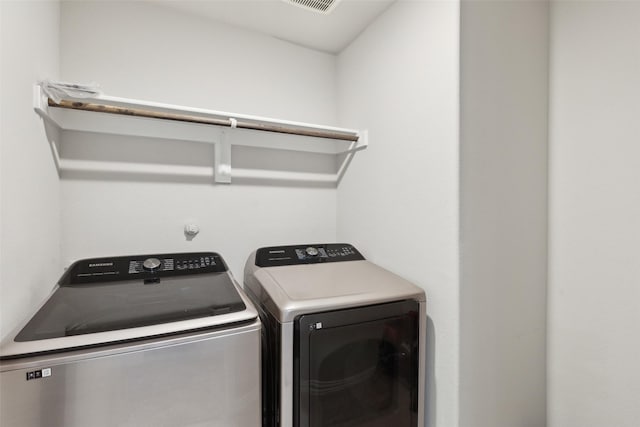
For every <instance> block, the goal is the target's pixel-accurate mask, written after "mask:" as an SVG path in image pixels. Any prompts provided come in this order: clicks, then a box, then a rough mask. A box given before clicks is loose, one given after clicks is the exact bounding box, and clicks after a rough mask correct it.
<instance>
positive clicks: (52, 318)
mask: <svg viewBox="0 0 640 427" xmlns="http://www.w3.org/2000/svg"><path fill="white" fill-rule="evenodd" d="M207 257H208V258H207ZM120 258H127V261H128V262H127V263H125V264H123V263H122V262H121V263H120V264H121V265H125V267H124V270H127V271H124V272H123V271H121V270H123V269H122V268H119V267H118V262H115V263H111V261H109V260H108V259H106V261H105V259H100V260H82V261H79V263H81V264H82V263H84V266H85V267H86V268H85V269H84V272H82V269H80V270H78V269H75V270H74V268H73V267H72V268H70V269H69V270H68V272H67V273H66V274H65V276H63V278H62V279H61V281H60V283H59V285H58V286H56V287H55V288H54V291H53V293H52V294H51V296H50V297H49V299H48V300H47V301H46V302H45V303H44V304H43V306H42V307H41V308H40V310H39V311H38V312H37V313H36V315H35V316H34V317H32V318H31V319H30V320H29V321H28V322H26V323H25V326H24V327H21V328H18V329H17V331H18V332H19V333H16V334H14V335H12V336H11V339H8V340H7V341H5V342H3V343H2V346H1V347H0V357H1V358H2V359H1V360H0V425H2V426H3V427H13V426H15V427H45V426H46V427H115V426H118V427H119V426H131V427H133V426H136V427H139V426H149V427H151V426H154V427H156V426H167V427H169V426H172V427H176V426H185V427H186V426H202V427H204V426H212V427H229V426H234V427H256V426H258V425H259V424H260V408H261V395H260V387H259V385H260V381H261V373H260V330H261V323H260V321H259V319H258V312H257V311H256V309H255V307H254V306H253V304H252V303H251V301H249V300H248V298H247V297H246V295H244V293H243V291H242V290H241V289H240V288H239V286H238V285H237V283H236V282H235V280H234V279H233V277H232V276H231V274H230V272H229V271H228V269H227V268H226V264H225V263H224V261H223V260H222V258H221V257H219V255H217V254H213V253H204V254H203V253H198V254H164V255H156V256H141V257H136V258H137V259H138V260H139V261H140V262H138V263H137V264H135V262H137V261H135V262H132V261H131V259H133V258H134V257H120ZM120 258H119V259H120ZM150 258H153V259H155V260H157V259H160V260H161V263H160V265H155V264H154V263H149V266H150V268H149V269H148V270H147V269H145V268H143V266H142V261H143V260H146V259H150ZM196 258H197V260H196ZM170 259H171V260H173V261H171V262H169V261H167V260H170ZM205 259H206V260H207V263H206V265H205V261H204V260H205ZM209 259H210V260H211V264H212V265H213V264H215V267H213V266H212V265H210V263H209V261H208V260H209ZM180 260H183V261H185V262H184V263H183V264H181V263H180V262H181V261H180ZM189 260H191V261H189ZM110 263H111V265H109V264H110ZM90 264H91V265H94V266H96V267H95V268H98V270H102V271H98V273H95V275H94V276H87V274H88V273H86V270H87V268H88V266H89V265H90ZM201 264H202V265H201ZM74 265H75V264H74ZM132 266H133V267H132ZM180 266H182V267H183V268H180ZM92 268H93V267H92ZM76 270H78V271H80V273H79V274H78V275H77V277H76V279H75V281H76V282H78V281H79V280H80V281H83V280H85V279H86V281H87V282H90V283H79V282H78V283H75V284H74V283H71V284H69V283H68V282H69V275H71V276H73V274H74V271H76ZM108 270H113V271H116V270H120V272H119V273H118V274H119V276H120V277H119V278H117V279H116V280H113V281H112V282H109V283H105V282H104V281H103V280H102V279H100V278H98V277H99V276H106V274H105V272H106V271H108ZM179 270H185V271H179ZM113 274H115V273H113ZM80 276H82V278H80V279H79V277H80ZM65 277H66V278H67V279H65ZM87 277H89V278H88V279H87ZM118 279H120V280H118ZM92 280H93V281H92ZM109 280H111V278H110V279H109ZM73 281H74V279H73V277H72V278H71V282H73ZM163 287H164V288H163ZM221 289H222V290H221ZM65 290H67V291H70V292H72V293H70V294H67V296H66V297H65V299H64V300H61V299H60V297H59V295H61V292H63V291H65ZM96 292H98V293H100V294H99V295H100V297H99V298H97V299H94V301H91V295H93V294H96ZM127 292H128V293H127ZM56 298H57V299H56ZM208 298H209V299H211V301H208V300H207V299H208ZM83 300H86V301H87V305H88V306H89V309H87V310H86V313H81V314H82V316H83V321H79V320H77V318H73V319H71V320H68V321H67V323H66V326H65V327H64V328H63V331H62V334H63V336H54V335H56V334H57V335H60V333H57V332H52V331H50V330H48V329H47V326H46V325H48V324H51V323H54V324H55V323H56V321H58V320H60V318H61V317H60V313H65V312H74V311H80V312H81V311H82V309H81V308H78V309H77V310H73V304H74V303H81V301H83ZM216 300H224V303H223V304H221V305H218V304H217V302H216ZM52 301H53V302H55V304H52ZM65 304H66V305H65ZM119 305H120V306H122V307H123V310H122V312H121V313H116V311H117V307H118V306H119ZM98 307H101V308H102V309H103V312H100V313H99V315H96V316H94V317H95V318H94V317H92V315H89V314H88V313H91V314H94V313H98V312H99V311H100V310H99V309H98ZM127 307H128V308H129V309H130V310H129V311H127ZM158 307H160V308H158ZM64 316H67V315H64ZM67 317H68V316H67ZM76 317H77V316H76ZM36 320H37V322H35V323H34V321H36ZM34 325H35V326H34ZM25 330H26V331H29V330H30V331H31V332H30V333H31V337H30V336H29V334H26V337H25V333H24V331H25ZM21 336H22V338H19V337H21ZM34 337H35V338H38V339H33V338H34Z"/></svg>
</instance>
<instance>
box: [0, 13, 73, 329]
mask: <svg viewBox="0 0 640 427" xmlns="http://www.w3.org/2000/svg"><path fill="white" fill-rule="evenodd" d="M0 19H1V21H0V31H1V32H0V54H1V58H2V64H1V66H0V73H1V74H0V152H1V155H0V159H1V160H0V169H1V178H0V194H1V195H2V198H1V205H0V215H1V216H0V218H1V222H0V265H1V266H2V268H1V270H0V301H1V304H0V310H1V315H0V338H3V337H5V336H6V335H7V334H8V333H9V332H10V331H11V329H13V328H14V327H16V326H17V325H18V323H20V322H21V321H22V320H24V317H25V316H27V315H28V313H29V311H31V310H33V308H34V306H35V305H36V304H37V303H38V302H40V300H42V299H43V298H44V297H45V296H46V295H47V294H48V293H49V292H50V290H51V288H52V287H53V285H54V284H55V281H56V280H57V278H58V276H59V275H60V273H61V269H60V263H59V259H60V203H59V197H60V194H59V180H58V175H57V173H56V170H55V167H54V164H53V161H52V157H51V151H50V148H49V143H48V142H47V137H46V135H45V129H44V126H43V124H42V121H41V120H40V118H39V117H38V116H37V115H36V114H35V113H34V111H33V104H32V99H33V97H32V85H33V84H34V83H35V82H36V81H37V80H38V79H41V78H44V77H53V78H55V77H57V75H58V25H59V4H58V2H56V1H43V2H36V1H32V2H20V1H16V2H13V1H2V2H0Z"/></svg>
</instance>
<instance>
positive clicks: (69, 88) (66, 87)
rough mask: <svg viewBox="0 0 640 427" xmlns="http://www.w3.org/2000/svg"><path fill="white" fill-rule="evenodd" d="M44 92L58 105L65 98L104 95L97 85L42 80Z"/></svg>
mask: <svg viewBox="0 0 640 427" xmlns="http://www.w3.org/2000/svg"><path fill="white" fill-rule="evenodd" d="M38 84H39V85H40V87H41V88H42V91H43V92H44V93H45V94H46V95H47V96H48V97H49V98H51V99H53V100H54V101H55V102H56V103H58V104H59V103H60V101H62V99H64V98H95V97H97V96H100V95H101V94H102V91H101V90H100V89H99V87H100V86H99V85H98V84H97V83H85V84H80V83H67V82H54V81H51V80H42V81H40V82H38Z"/></svg>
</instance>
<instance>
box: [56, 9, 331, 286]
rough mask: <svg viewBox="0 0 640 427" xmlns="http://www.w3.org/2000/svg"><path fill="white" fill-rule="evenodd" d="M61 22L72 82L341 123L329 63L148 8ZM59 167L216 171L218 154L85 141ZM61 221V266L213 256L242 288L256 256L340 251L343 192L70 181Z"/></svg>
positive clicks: (97, 12)
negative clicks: (125, 165)
mask: <svg viewBox="0 0 640 427" xmlns="http://www.w3.org/2000/svg"><path fill="white" fill-rule="evenodd" d="M61 19H62V25H61V75H62V78H63V79H65V80H69V81H78V82H84V81H95V82H98V83H99V84H101V86H102V88H103V89H104V91H105V92H106V93H107V94H109V95H115V96H123V97H129V98H139V99H147V100H154V101H160V102H166V103H174V104H182V105H188V106H193V107H202V108H209V109H215V110H222V111H235V112H239V113H247V114H256V115H262V116H269V117H276V118H283V119H289V120H297V121H308V122H312V123H321V124H323V123H324V124H335V122H336V111H335V105H336V98H335V96H336V84H335V57H334V56H332V55H328V54H324V53H319V52H316V51H312V50H309V49H305V48H302V47H299V46H295V45H292V44H289V43H286V42H283V41H280V40H276V39H274V38H269V37H266V36H261V35H258V34H256V33H251V32H248V31H244V30H241V29H237V28H234V27H230V26H225V25H223V24H216V23H213V22H212V21H210V20H205V19H204V18H200V17H198V16H196V15H188V14H183V13H180V12H176V11H174V10H173V9H165V8H163V7H161V6H158V5H153V4H149V3H146V2H64V3H63V6H62V18H61ZM237 151H238V152H234V159H237V160H239V161H240V160H243V161H244V162H245V163H256V162H257V163H260V162H261V161H262V165H263V166H269V165H271V166H273V164H274V163H273V161H275V158H274V157H268V156H271V155H273V156H278V155H281V157H280V158H281V159H284V162H282V161H281V162H280V165H281V166H282V167H286V165H284V164H283V163H288V164H289V166H291V167H296V166H298V164H299V163H300V162H307V163H309V164H310V165H311V167H318V168H320V169H321V170H323V168H326V166H327V165H328V163H330V164H331V167H333V166H335V165H334V163H333V161H332V160H329V159H326V158H320V159H315V158H313V159H312V160H309V159H308V158H306V160H305V159H300V158H299V156H296V155H294V154H293V153H291V152H282V153H281V154H279V153H275V152H274V153H271V154H266V153H264V152H261V151H258V152H242V151H240V150H237ZM62 156H63V157H66V158H75V159H89V160H100V159H103V160H108V159H110V160H117V161H127V157H130V158H131V159H134V160H135V161H146V160H145V159H147V160H148V161H149V162H151V163H154V162H155V163H171V164H184V165H192V166H208V165H212V164H213V147H212V146H211V145H207V144H195V143H192V144H186V143H183V142H175V141H165V140H155V141H154V140H142V139H134V138H125V137H115V138H104V137H102V136H98V135H91V134H85V135H76V136H73V137H71V138H67V140H66V141H65V143H64V144H63V147H62ZM272 160H273V161H272ZM275 164H276V165H277V164H278V163H277V162H276V163H275ZM62 218H63V220H62V237H63V245H62V247H63V261H64V262H65V263H66V262H68V261H70V260H72V259H77V258H81V257H87V256H94V255H113V254H130V253H145V252H158V251H168V252H172V251H189V250H215V251H219V252H220V253H221V254H222V255H223V256H224V257H225V259H227V261H228V262H229V263H230V266H231V268H232V270H233V272H234V273H235V275H236V277H237V278H238V279H240V280H241V278H242V273H241V272H242V266H243V264H244V262H245V260H246V257H247V256H248V254H249V253H250V252H251V251H252V250H253V249H255V248H257V247H259V246H264V245H274V244H285V243H289V244H292V243H300V242H304V241H333V240H335V237H336V236H335V234H336V232H335V228H336V225H335V223H336V190H335V188H313V187H308V186H289V187H286V186H277V185H257V184H256V183H248V184H247V183H243V184H238V183H232V184H231V185H230V186H227V185H214V184H212V183H210V182H177V181H175V180H171V179H168V178H166V177H143V178H141V177H133V176H127V175H111V176H100V175H98V176H89V177H87V176H77V175H69V174H65V175H63V181H62ZM189 220H195V221H196V222H197V223H198V224H199V225H200V228H201V233H200V234H199V235H198V236H197V237H196V238H195V239H194V240H192V241H187V240H186V239H185V237H184V235H183V233H182V228H183V226H184V223H185V222H186V221H189Z"/></svg>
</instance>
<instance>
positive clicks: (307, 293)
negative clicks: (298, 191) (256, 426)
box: [244, 244, 426, 427]
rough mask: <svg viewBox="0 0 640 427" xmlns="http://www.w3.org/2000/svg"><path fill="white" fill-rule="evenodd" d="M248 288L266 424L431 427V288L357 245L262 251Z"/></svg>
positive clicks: (249, 272) (248, 275)
mask: <svg viewBox="0 0 640 427" xmlns="http://www.w3.org/2000/svg"><path fill="white" fill-rule="evenodd" d="M244 284H245V291H246V292H247V294H248V295H249V297H250V298H251V299H252V300H253V301H254V302H255V303H256V306H258V309H259V311H260V315H261V319H262V322H263V331H264V336H263V386H264V390H263V397H264V406H263V425H264V426H267V427H272V426H273V427H276V426H277V427H294V426H295V427H329V426H334V427H340V426H344V427H346V426H349V427H418V426H423V425H424V403H423V402H424V387H425V386H424V383H425V362H424V354H425V324H426V306H425V304H426V303H425V293H424V291H423V290H422V289H421V288H419V287H417V286H415V285H413V284H412V283H410V282H408V281H406V280H404V279H402V278H401V277H399V276H397V275H395V274H393V273H391V272H389V271H387V270H385V269H383V268H381V267H379V266H377V265H375V264H373V263H371V262H369V261H367V260H365V259H364V257H363V256H362V255H361V254H360V253H359V252H358V250H357V249H356V248H354V247H353V246H351V245H349V244H305V245H295V246H277V247H267V248H262V249H258V250H257V251H255V252H254V253H252V254H251V255H250V257H249V259H248V260H247V263H246V266H245V278H244Z"/></svg>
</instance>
